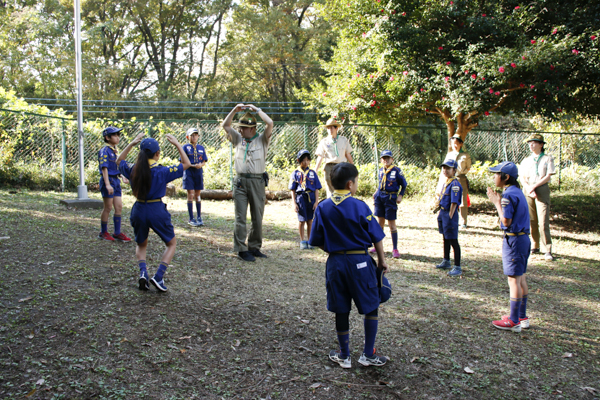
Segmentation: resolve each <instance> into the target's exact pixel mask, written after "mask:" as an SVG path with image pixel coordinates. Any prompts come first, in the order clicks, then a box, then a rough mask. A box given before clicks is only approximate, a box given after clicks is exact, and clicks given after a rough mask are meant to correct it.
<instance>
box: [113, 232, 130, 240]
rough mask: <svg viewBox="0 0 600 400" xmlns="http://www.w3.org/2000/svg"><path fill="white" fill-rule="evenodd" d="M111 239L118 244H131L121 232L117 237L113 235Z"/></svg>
mask: <svg viewBox="0 0 600 400" xmlns="http://www.w3.org/2000/svg"><path fill="white" fill-rule="evenodd" d="M112 237H113V238H114V240H118V241H119V242H126V243H128V242H131V239H130V238H128V237H127V236H126V235H125V234H124V233H123V232H121V233H119V234H118V235H115V234H113V235H112Z"/></svg>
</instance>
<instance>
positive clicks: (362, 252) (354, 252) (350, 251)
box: [333, 250, 367, 254]
mask: <svg viewBox="0 0 600 400" xmlns="http://www.w3.org/2000/svg"><path fill="white" fill-rule="evenodd" d="M333 254H367V251H366V250H346V251H334V252H333Z"/></svg>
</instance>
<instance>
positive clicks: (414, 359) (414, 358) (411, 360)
mask: <svg viewBox="0 0 600 400" xmlns="http://www.w3.org/2000/svg"><path fill="white" fill-rule="evenodd" d="M418 359H419V357H413V358H411V359H410V362H411V363H414V362H415V361H417V360H418Z"/></svg>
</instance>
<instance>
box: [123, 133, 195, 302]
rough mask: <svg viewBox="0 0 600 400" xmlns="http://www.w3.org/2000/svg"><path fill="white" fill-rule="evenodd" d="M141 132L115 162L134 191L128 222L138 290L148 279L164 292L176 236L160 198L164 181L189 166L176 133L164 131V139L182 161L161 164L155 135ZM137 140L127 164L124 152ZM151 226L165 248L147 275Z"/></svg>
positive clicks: (143, 288) (165, 182)
mask: <svg viewBox="0 0 600 400" xmlns="http://www.w3.org/2000/svg"><path fill="white" fill-rule="evenodd" d="M143 137H144V133H140V134H139V135H137V136H136V138H135V139H134V140H133V141H132V142H131V143H129V145H127V147H126V148H125V150H123V152H122V153H121V155H120V156H119V158H118V159H117V165H119V170H120V171H121V174H123V176H125V177H126V178H127V179H129V180H130V181H131V188H132V191H133V195H134V196H135V198H136V199H137V201H136V202H135V204H134V205H133V208H132V209H131V216H130V218H129V219H130V221H131V226H132V227H133V232H134V233H135V242H136V244H137V245H136V248H135V255H136V256H137V259H138V265H139V268H140V275H139V279H138V284H139V288H140V290H148V289H149V288H150V285H149V283H152V284H153V285H154V286H155V287H156V289H158V290H159V291H161V292H166V291H167V287H166V286H165V281H164V274H165V272H166V270H167V267H168V265H169V263H170V262H171V260H172V259H173V256H174V255H175V247H176V239H175V231H174V230H173V224H172V223H171V214H169V212H168V211H167V206H166V205H165V204H164V203H163V202H162V200H161V199H162V197H164V196H165V194H166V190H167V183H169V182H171V181H173V180H175V179H178V178H181V177H182V176H183V171H185V170H186V169H188V168H189V167H191V165H192V164H191V163H190V160H189V158H188V156H187V155H186V154H185V152H184V151H183V147H182V146H181V144H180V143H179V142H178V141H177V139H176V138H175V136H173V135H166V136H165V137H166V139H167V140H168V141H169V143H171V144H172V145H173V146H175V147H176V148H177V150H178V151H179V156H180V157H181V164H179V165H173V166H170V167H163V166H162V165H159V164H158V159H159V158H160V146H159V144H158V142H157V141H156V139H153V138H145V139H144V140H142V138H143ZM138 143H140V153H139V155H138V158H137V161H136V163H135V164H134V165H132V166H130V165H129V164H127V162H126V161H125V158H127V154H129V152H130V151H131V149H132V148H133V146H135V145H137V144H138ZM150 229H152V230H153V231H154V232H156V234H157V235H158V236H160V238H161V239H162V241H163V242H165V244H166V246H167V248H166V249H165V251H164V253H163V255H162V258H161V262H160V264H159V266H158V270H157V271H156V274H154V276H153V277H152V278H150V279H148V271H147V269H146V247H147V246H148V233H149V232H150Z"/></svg>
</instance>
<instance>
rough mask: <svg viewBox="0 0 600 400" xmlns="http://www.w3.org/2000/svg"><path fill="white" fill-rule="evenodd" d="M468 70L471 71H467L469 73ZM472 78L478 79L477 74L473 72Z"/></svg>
mask: <svg viewBox="0 0 600 400" xmlns="http://www.w3.org/2000/svg"><path fill="white" fill-rule="evenodd" d="M468 72H469V71H467V73H468ZM471 79H477V74H473V75H471Z"/></svg>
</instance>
